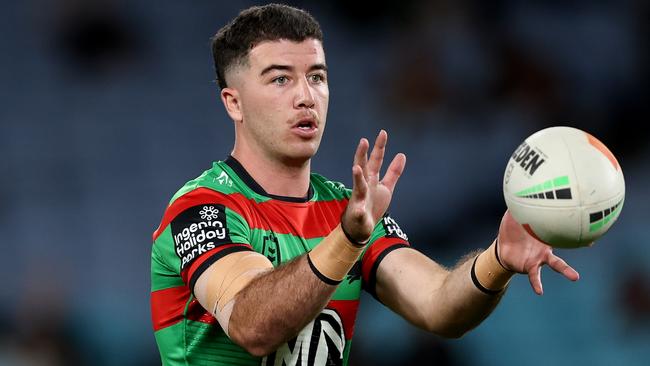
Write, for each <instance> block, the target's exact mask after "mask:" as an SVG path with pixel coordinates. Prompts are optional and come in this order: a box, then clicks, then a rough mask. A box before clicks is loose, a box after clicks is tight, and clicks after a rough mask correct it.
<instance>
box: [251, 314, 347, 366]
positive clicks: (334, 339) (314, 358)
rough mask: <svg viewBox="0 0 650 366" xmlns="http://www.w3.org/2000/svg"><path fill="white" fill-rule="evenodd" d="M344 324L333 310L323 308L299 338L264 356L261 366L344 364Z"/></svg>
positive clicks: (324, 365)
mask: <svg viewBox="0 0 650 366" xmlns="http://www.w3.org/2000/svg"><path fill="white" fill-rule="evenodd" d="M344 348H345V332H344V330H343V321H342V320H341V317H340V316H339V314H338V313H337V312H336V311H335V310H333V309H324V310H323V311H322V312H321V313H320V314H318V316H317V317H316V319H314V320H312V322H311V323H309V324H307V326H305V328H303V330H302V331H301V332H300V334H298V336H297V337H296V338H294V339H292V340H291V341H289V342H287V343H285V344H283V345H282V346H280V348H278V349H277V351H275V352H273V353H272V354H270V355H268V356H266V357H264V358H263V359H262V365H265V366H275V365H287V366H308V365H309V366H312V365H313V366H329V365H342V364H343V350H344Z"/></svg>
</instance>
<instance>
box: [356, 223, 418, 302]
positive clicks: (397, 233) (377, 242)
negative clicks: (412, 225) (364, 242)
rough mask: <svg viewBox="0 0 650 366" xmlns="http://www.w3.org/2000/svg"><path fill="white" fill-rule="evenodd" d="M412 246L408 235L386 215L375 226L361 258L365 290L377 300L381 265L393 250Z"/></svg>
mask: <svg viewBox="0 0 650 366" xmlns="http://www.w3.org/2000/svg"><path fill="white" fill-rule="evenodd" d="M410 246H411V245H410V244H409V242H408V236H407V235H406V233H404V231H402V229H401V228H400V226H399V225H398V224H397V222H396V221H395V220H394V219H393V218H392V217H390V215H389V214H388V213H386V214H385V215H384V216H383V217H382V219H381V220H379V222H378V223H377V226H375V230H374V231H373V233H372V236H371V237H370V243H369V244H368V247H367V248H366V250H365V251H364V253H363V255H362V257H361V277H362V281H363V282H362V285H363V289H364V290H366V292H368V293H369V294H371V295H372V296H373V297H374V298H375V299H376V298H377V295H376V293H375V286H376V282H377V268H379V264H380V263H381V261H382V260H383V259H384V258H385V257H386V255H388V253H390V252H392V251H393V250H395V249H399V248H408V247H410Z"/></svg>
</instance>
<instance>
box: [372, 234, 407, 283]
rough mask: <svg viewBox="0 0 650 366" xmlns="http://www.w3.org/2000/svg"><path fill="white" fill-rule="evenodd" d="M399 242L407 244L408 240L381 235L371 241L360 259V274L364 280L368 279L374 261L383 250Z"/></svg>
mask: <svg viewBox="0 0 650 366" xmlns="http://www.w3.org/2000/svg"><path fill="white" fill-rule="evenodd" d="M399 244H406V245H408V242H406V241H404V240H402V239H399V238H386V237H382V238H379V239H377V240H376V241H375V242H374V243H372V245H371V246H370V247H369V248H368V249H367V250H366V253H365V254H364V255H363V259H362V260H361V275H362V277H363V281H364V282H368V281H370V278H371V274H372V273H371V272H372V269H373V267H374V265H375V262H376V261H377V258H379V256H381V254H382V253H383V252H384V251H385V250H387V249H389V248H390V247H392V246H394V245H399ZM375 270H376V269H375Z"/></svg>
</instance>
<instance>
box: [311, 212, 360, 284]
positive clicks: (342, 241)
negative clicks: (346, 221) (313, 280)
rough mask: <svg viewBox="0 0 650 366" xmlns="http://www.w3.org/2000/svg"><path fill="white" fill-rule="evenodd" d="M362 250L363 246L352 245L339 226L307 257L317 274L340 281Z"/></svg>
mask: <svg viewBox="0 0 650 366" xmlns="http://www.w3.org/2000/svg"><path fill="white" fill-rule="evenodd" d="M364 248H365V245H364V246H358V245H354V244H352V243H351V242H350V241H349V240H348V239H347V238H346V237H345V234H344V233H343V230H342V229H341V225H339V226H337V227H336V228H335V229H334V230H332V232H331V233H330V234H329V235H328V236H326V237H325V239H323V240H322V241H321V242H320V243H319V244H318V245H317V246H316V248H314V249H312V251H311V252H309V254H308V255H309V259H310V260H311V262H312V264H313V265H314V267H316V269H317V270H318V272H320V273H321V274H322V275H324V276H325V277H327V278H329V279H331V280H334V281H342V280H343V278H345V276H346V275H347V274H348V272H349V271H350V268H352V266H353V265H354V263H355V262H356V261H357V259H359V255H361V252H363V249H364Z"/></svg>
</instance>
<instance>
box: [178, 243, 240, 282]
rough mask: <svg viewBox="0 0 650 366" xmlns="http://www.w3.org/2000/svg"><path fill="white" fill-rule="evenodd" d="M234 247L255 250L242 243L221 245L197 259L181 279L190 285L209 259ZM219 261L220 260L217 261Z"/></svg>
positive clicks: (186, 269)
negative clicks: (195, 273) (195, 274)
mask: <svg viewBox="0 0 650 366" xmlns="http://www.w3.org/2000/svg"><path fill="white" fill-rule="evenodd" d="M232 247H243V248H247V249H250V250H253V248H252V247H251V246H250V245H248V244H240V243H235V244H224V245H220V246H218V247H216V248H214V249H212V250H210V251H209V252H207V253H205V254H203V255H201V256H200V257H198V258H196V260H195V261H194V262H192V264H191V265H190V266H189V267H188V268H185V269H184V270H183V271H182V272H181V278H182V279H183V282H185V283H189V280H190V278H192V276H193V275H194V272H195V271H196V270H197V269H198V268H199V267H200V266H201V265H202V264H203V263H204V262H205V261H207V260H208V259H210V258H212V257H214V256H215V255H219V252H221V251H223V250H224V249H228V248H232ZM217 260H218V259H217Z"/></svg>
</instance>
